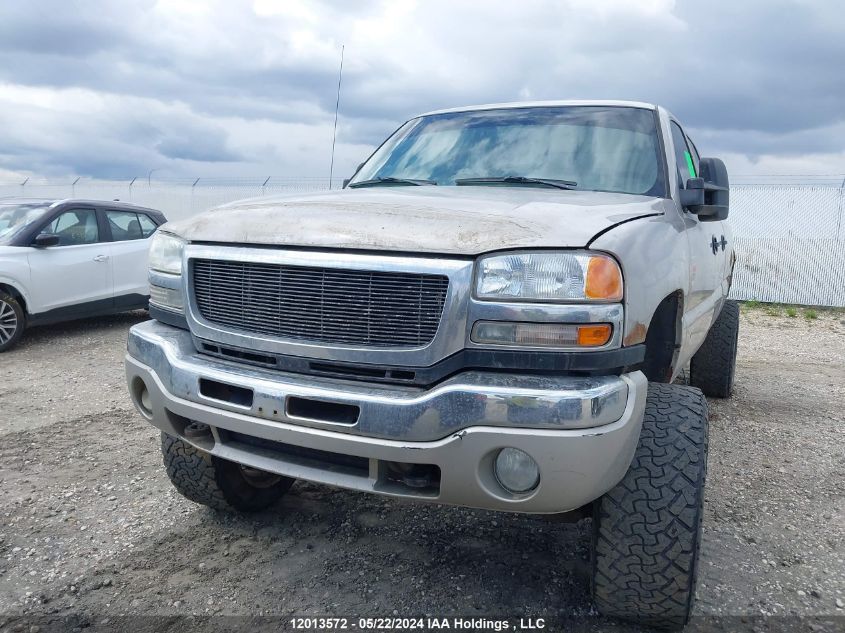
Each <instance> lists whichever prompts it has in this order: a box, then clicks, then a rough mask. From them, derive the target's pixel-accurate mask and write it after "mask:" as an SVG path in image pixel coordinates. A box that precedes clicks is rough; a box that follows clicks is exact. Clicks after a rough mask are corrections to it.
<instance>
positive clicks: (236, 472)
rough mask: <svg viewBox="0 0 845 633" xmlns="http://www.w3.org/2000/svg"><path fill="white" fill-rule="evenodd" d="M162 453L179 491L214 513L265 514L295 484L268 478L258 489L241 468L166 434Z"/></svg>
mask: <svg viewBox="0 0 845 633" xmlns="http://www.w3.org/2000/svg"><path fill="white" fill-rule="evenodd" d="M161 453H162V456H163V457H164V466H165V468H166V470H167V476H168V477H169V478H170V481H171V483H172V484H173V486H174V487H175V488H176V490H178V491H179V493H180V494H181V495H182V496H184V497H187V498H188V499H190V500H191V501H195V502H196V503H200V504H202V505H205V506H208V507H209V508H214V509H215V510H227V511H231V510H237V511H239V512H257V511H259V510H264V509H266V508H268V507H270V506H272V505H273V504H275V503H276V502H277V501H279V499H281V497H282V496H283V495H284V494H285V493H286V492H287V491H288V489H289V488H290V487H291V485H293V482H294V480H293V479H291V478H289V477H281V476H279V477H268V478H267V485H264V486H255V485H253V484H252V483H250V481H249V480H248V478H247V477H246V476H245V474H244V470H243V468H242V467H241V465H240V464H236V463H235V462H231V461H228V460H225V459H220V458H219V457H214V456H212V455H209V454H208V453H206V452H205V451H201V450H199V449H198V448H195V447H194V446H191V445H190V444H188V443H187V442H185V441H184V440H181V439H179V438H177V437H173V436H171V435H167V434H166V433H162V434H161ZM267 475H269V473H267Z"/></svg>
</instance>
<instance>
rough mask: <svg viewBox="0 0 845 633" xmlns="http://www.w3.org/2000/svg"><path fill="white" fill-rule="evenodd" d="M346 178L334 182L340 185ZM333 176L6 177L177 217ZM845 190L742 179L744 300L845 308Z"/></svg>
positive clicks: (34, 193)
mask: <svg viewBox="0 0 845 633" xmlns="http://www.w3.org/2000/svg"><path fill="white" fill-rule="evenodd" d="M341 184H342V181H341V179H337V180H336V181H333V182H332V183H331V188H333V189H339V188H340V186H341ZM843 184H845V183H843ZM329 188H330V185H329V181H328V179H327V178H267V179H228V178H227V179H196V180H159V179H151V180H148V179H140V178H136V179H133V180H126V181H109V180H88V179H82V178H79V179H76V180H75V181H62V182H58V181H54V180H35V179H32V180H29V179H28V180H26V181H23V182H17V183H2V182H0V197H4V196H25V197H30V198H33V197H43V198H88V199H95V200H122V201H127V202H134V203H136V204H141V205H144V206H148V207H152V208H154V209H160V210H161V211H163V212H164V213H165V214H166V215H167V217H168V218H169V219H171V220H178V219H182V218H187V217H190V216H191V215H194V214H196V213H199V212H201V211H205V210H206V209H210V208H212V207H215V206H217V205H220V204H224V203H226V202H231V201H234V200H240V199H243V198H252V197H258V196H269V195H275V194H293V193H301V192H312V191H325V190H328V189H329ZM843 214H845V188H843V186H842V184H839V185H838V186H837V185H825V184H818V183H814V184H790V185H783V184H770V183H762V184H735V185H733V186H732V187H731V218H730V223H731V227H732V229H733V233H734V243H735V247H736V251H737V264H736V268H735V272H734V280H733V291H732V295H733V296H734V297H735V298H737V299H746V300H748V299H754V300H757V301H764V302H777V303H791V304H802V305H817V306H836V307H845V232H844V231H843V228H844V227H843V219H845V218H843Z"/></svg>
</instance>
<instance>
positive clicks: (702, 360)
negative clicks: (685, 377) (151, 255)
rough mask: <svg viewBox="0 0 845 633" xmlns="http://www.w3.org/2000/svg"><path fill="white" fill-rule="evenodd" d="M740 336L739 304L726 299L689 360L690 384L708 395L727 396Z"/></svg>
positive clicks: (729, 393) (731, 387) (730, 389)
mask: <svg viewBox="0 0 845 633" xmlns="http://www.w3.org/2000/svg"><path fill="white" fill-rule="evenodd" d="M738 340H739V304H738V303H737V302H736V301H725V305H724V306H723V307H722V311H721V312H720V313H719V317H718V318H717V319H716V322H715V323H714V324H713V327H711V328H710V331H709V332H708V333H707V338H705V339H704V343H702V344H701V347H700V348H699V349H698V351H697V352H696V353H695V355H694V356H693V357H692V360H691V361H690V384H691V385H693V386H694V387H698V388H699V389H701V390H702V391H703V392H704V395H706V396H710V397H711V398H728V397H730V395H731V391H733V386H734V374H735V370H736V348H737V342H738Z"/></svg>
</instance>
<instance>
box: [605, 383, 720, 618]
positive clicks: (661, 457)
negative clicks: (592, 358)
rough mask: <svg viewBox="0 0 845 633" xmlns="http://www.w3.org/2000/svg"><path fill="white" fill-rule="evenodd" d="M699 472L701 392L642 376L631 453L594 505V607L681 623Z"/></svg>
mask: <svg viewBox="0 0 845 633" xmlns="http://www.w3.org/2000/svg"><path fill="white" fill-rule="evenodd" d="M706 476H707V400H706V399H705V398H704V395H703V394H702V393H701V392H700V391H699V390H698V389H695V388H693V387H687V386H683V385H671V384H659V383H650V384H649V387H648V399H647V401H646V408H645V416H644V418H643V428H642V432H641V434H640V441H639V445H638V446H637V451H636V453H635V455H634V460H633V462H632V463H631V466H630V468H629V469H628V472H627V473H626V474H625V477H624V478H623V479H622V481H621V482H619V483H618V484H617V485H616V487H615V488H613V489H612V490H610V491H609V492H607V493H606V494H605V495H604V496H603V497H601V499H599V500H598V501H597V502H596V503H595V505H594V513H593V552H592V594H593V601H594V602H595V604H596V606H597V607H598V609H599V611H600V612H601V613H602V614H604V615H607V616H611V617H617V618H622V619H627V620H634V621H636V622H638V623H640V624H643V625H647V626H650V627H652V628H664V629H675V628H681V627H683V626H684V625H685V624H686V623H687V621H688V620H689V615H690V611H691V609H692V604H693V600H694V596H695V584H696V576H697V573H698V555H699V548H700V544H701V519H702V514H703V506H704V482H705V479H706Z"/></svg>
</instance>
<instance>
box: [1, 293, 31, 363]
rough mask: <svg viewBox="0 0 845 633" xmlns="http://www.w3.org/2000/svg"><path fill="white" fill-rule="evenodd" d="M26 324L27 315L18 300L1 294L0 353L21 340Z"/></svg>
mask: <svg viewBox="0 0 845 633" xmlns="http://www.w3.org/2000/svg"><path fill="white" fill-rule="evenodd" d="M25 323H26V315H25V314H24V311H23V308H22V307H21V304H20V303H18V300H17V299H15V298H14V297H13V296H11V295H9V294H6V293H5V292H0V352H5V351H6V350H7V349H10V348H12V347H13V346H14V345H15V344H16V343H17V342H18V341H19V340H20V338H21V336H23V329H24V325H25Z"/></svg>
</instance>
